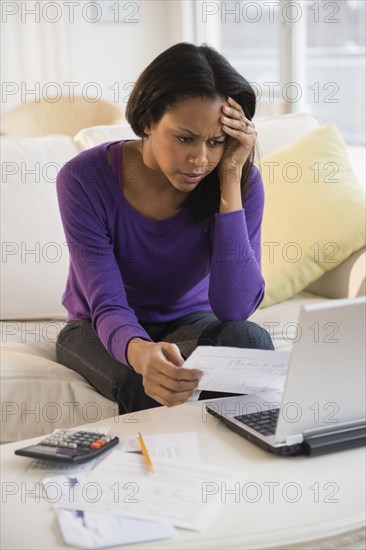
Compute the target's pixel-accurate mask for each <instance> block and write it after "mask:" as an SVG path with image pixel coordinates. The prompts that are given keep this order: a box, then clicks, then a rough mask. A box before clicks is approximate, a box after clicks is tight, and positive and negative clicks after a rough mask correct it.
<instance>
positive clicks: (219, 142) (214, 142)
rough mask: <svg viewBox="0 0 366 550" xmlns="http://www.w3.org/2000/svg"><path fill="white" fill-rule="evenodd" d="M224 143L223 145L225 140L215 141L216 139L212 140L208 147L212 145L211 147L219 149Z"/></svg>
mask: <svg viewBox="0 0 366 550" xmlns="http://www.w3.org/2000/svg"><path fill="white" fill-rule="evenodd" d="M224 143H225V140H224V141H217V140H216V139H214V140H213V141H211V142H210V145H212V147H219V146H220V145H224Z"/></svg>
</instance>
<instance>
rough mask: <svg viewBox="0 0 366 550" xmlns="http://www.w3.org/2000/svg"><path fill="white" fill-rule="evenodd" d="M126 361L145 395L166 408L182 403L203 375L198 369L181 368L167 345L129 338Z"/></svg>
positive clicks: (173, 346) (176, 353)
mask: <svg viewBox="0 0 366 550" xmlns="http://www.w3.org/2000/svg"><path fill="white" fill-rule="evenodd" d="M127 359H128V362H129V363H130V365H131V366H132V368H133V369H134V370H135V371H136V372H137V373H138V374H141V376H142V379H143V385H144V389H145V393H146V394H147V395H149V396H150V397H152V398H153V399H155V401H158V403H161V404H162V405H166V406H167V407H173V406H174V405H180V404H182V403H185V402H186V401H187V399H189V397H190V396H191V395H192V393H193V392H194V390H195V389H196V388H197V385H198V382H199V380H200V379H201V377H202V375H203V373H202V371H200V370H197V369H186V368H184V367H183V366H182V365H183V363H184V359H183V357H182V356H181V354H180V351H179V348H178V346H177V345H176V344H171V343H169V342H148V341H146V340H142V339H141V338H133V339H132V340H130V342H129V344H128V348H127Z"/></svg>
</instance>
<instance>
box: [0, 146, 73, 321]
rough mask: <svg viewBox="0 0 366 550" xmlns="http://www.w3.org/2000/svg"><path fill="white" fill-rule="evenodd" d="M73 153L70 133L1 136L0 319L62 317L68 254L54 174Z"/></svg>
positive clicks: (63, 313)
mask: <svg viewBox="0 0 366 550" xmlns="http://www.w3.org/2000/svg"><path fill="white" fill-rule="evenodd" d="M77 152H78V149H77V147H76V145H75V144H74V142H73V140H72V138H70V137H67V136H61V135H54V136H46V137H43V138H24V139H19V138H18V139H14V138H7V137H2V138H1V156H2V178H1V236H2V284H1V319H44V318H60V319H62V318H65V315H66V311H65V309H64V308H63V306H62V305H61V296H62V293H63V291H64V287H65V281H66V276H67V271H68V264H69V255H68V250H67V246H66V244H65V237H64V233H63V228H62V224H61V219H60V215H59V211H58V204H57V197H56V186H55V181H56V175H57V172H58V170H59V169H60V168H61V167H62V166H63V165H64V163H65V162H66V161H68V160H69V159H70V158H71V157H73V156H75V155H76V154H77Z"/></svg>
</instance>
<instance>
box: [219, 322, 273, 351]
mask: <svg viewBox="0 0 366 550" xmlns="http://www.w3.org/2000/svg"><path fill="white" fill-rule="evenodd" d="M216 345H218V346H231V347H236V348H256V349H267V350H274V346H273V342H272V339H271V336H270V334H269V332H267V331H266V330H265V329H264V328H262V327H260V326H259V325H257V324H256V323H253V322H252V321H228V322H223V323H222V330H221V331H220V334H219V338H218V341H217V344H216Z"/></svg>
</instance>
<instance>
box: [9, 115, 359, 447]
mask: <svg viewBox="0 0 366 550" xmlns="http://www.w3.org/2000/svg"><path fill="white" fill-rule="evenodd" d="M319 126H320V121H319V120H318V119H316V118H315V117H313V116H311V115H308V114H294V115H282V116H278V117H272V118H269V117H266V118H261V119H257V120H256V127H257V130H258V134H259V150H260V153H261V156H262V157H265V156H266V155H268V154H269V153H270V152H271V151H273V150H276V149H278V148H281V147H283V146H286V145H288V144H290V143H292V142H294V141H295V140H297V139H298V138H301V136H303V135H305V134H307V133H308V132H310V131H311V130H314V129H316V128H318V127H319ZM133 137H134V135H133V133H132V131H131V130H130V128H129V127H128V126H126V125H121V126H100V127H94V128H87V129H84V130H82V131H81V132H79V133H78V134H77V135H76V136H75V137H74V138H69V137H67V136H64V135H52V136H45V137H42V138H27V139H24V138H23V139H20V138H16V139H12V138H7V137H2V159H3V165H2V201H1V202H2V205H1V208H2V212H1V216H2V241H3V242H2V287H1V321H2V322H1V335H2V336H1V401H2V416H1V428H2V429H1V442H2V443H4V442H11V441H16V440H20V439H25V438H28V437H34V436H37V435H42V434H45V433H48V432H50V431H52V430H53V429H54V428H56V427H71V426H77V425H80V424H85V423H87V422H94V421H96V420H101V419H104V418H109V417H111V416H113V415H117V414H118V410H117V406H116V404H115V403H113V402H112V401H109V400H108V399H106V398H105V397H103V396H101V395H99V394H98V393H97V392H96V391H95V390H94V389H93V388H92V387H91V386H90V385H89V384H88V382H87V381H86V380H85V379H84V378H82V377H81V376H79V375H78V374H76V373H74V372H73V371H71V370H69V369H67V368H66V367H64V366H62V365H60V364H59V363H57V362H56V359H55V342H56V338H57V334H58V332H59V331H60V330H61V328H62V327H63V326H64V323H65V318H66V312H65V310H64V308H63V307H62V305H61V295H62V292H63V290H64V286H65V281H66V276H67V271H68V261H69V260H68V252H67V247H66V243H65V237H64V234H63V230H62V225H61V221H60V217H59V213H58V205H57V199H56V190H55V177H56V174H57V171H58V169H59V168H60V167H61V166H62V165H63V164H64V163H65V162H66V161H67V160H69V159H70V158H72V157H73V156H75V155H76V154H77V153H78V152H79V151H81V150H83V149H85V148H88V147H91V146H93V145H96V144H97V143H100V142H104V141H113V140H118V139H124V138H127V139H128V138H133ZM266 208H268V209H270V208H271V205H270V204H266ZM284 208H286V205H285V204H284ZM289 237H290V236H289ZM363 246H364V245H363ZM363 246H361V247H360V249H357V250H354V252H353V253H352V254H351V255H350V256H349V257H348V258H347V259H346V260H345V261H342V263H341V264H340V265H337V266H336V267H334V268H333V269H331V270H329V271H327V272H326V273H325V274H321V276H320V277H317V278H314V277H313V278H312V281H311V284H309V285H307V286H306V287H303V288H300V292H297V293H295V295H293V296H291V297H289V298H288V299H286V300H284V301H282V302H281V303H276V304H273V305H270V306H269V307H264V308H261V309H258V310H257V311H256V312H255V314H254V315H253V316H252V317H251V318H250V319H251V320H252V321H255V322H257V323H259V324H260V325H261V326H264V327H265V328H267V330H269V331H270V332H271V335H272V337H273V340H274V344H275V348H276V349H277V350H285V349H290V348H291V346H292V343H293V341H294V337H295V335H296V322H297V320H298V315H299V311H300V306H301V305H302V304H304V303H305V302H310V301H312V302H314V301H321V300H327V299H333V298H342V297H351V296H356V295H362V294H365V251H364V248H363ZM332 267H333V266H332Z"/></svg>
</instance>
